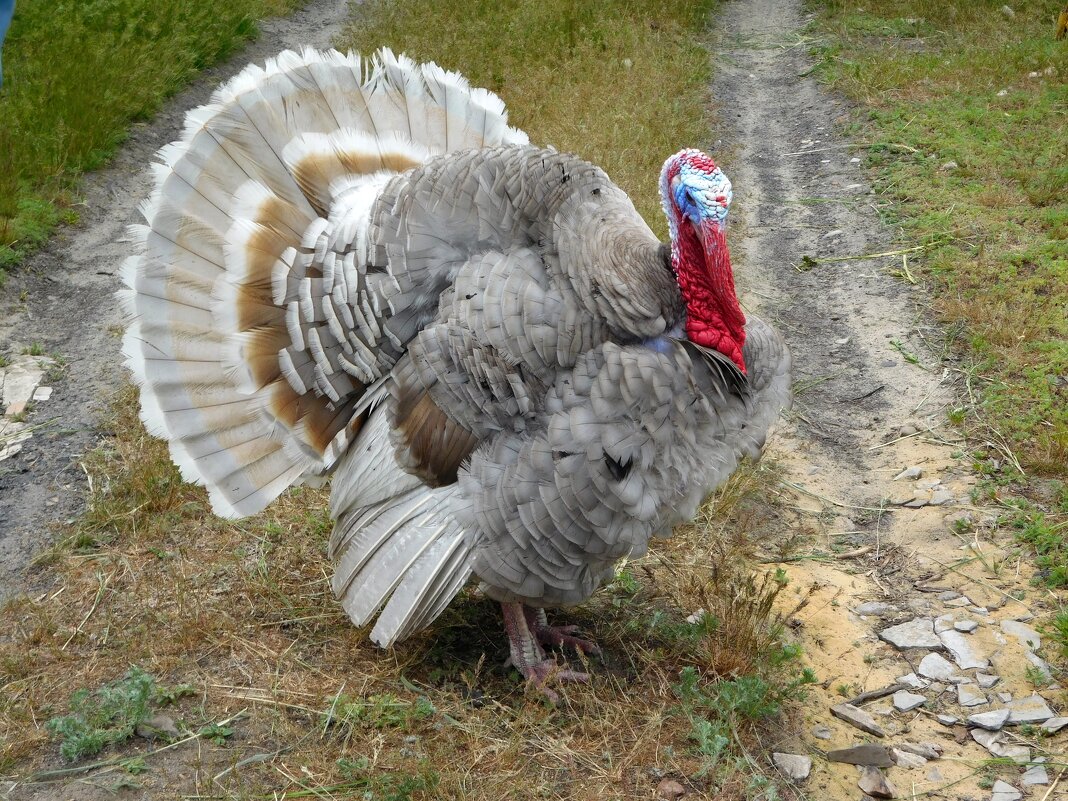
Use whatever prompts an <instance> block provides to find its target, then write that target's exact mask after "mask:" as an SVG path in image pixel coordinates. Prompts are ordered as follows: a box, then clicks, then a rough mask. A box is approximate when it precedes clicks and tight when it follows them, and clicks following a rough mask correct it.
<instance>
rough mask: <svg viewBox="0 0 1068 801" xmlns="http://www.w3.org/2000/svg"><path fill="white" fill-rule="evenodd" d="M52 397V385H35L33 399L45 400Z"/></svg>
mask: <svg viewBox="0 0 1068 801" xmlns="http://www.w3.org/2000/svg"><path fill="white" fill-rule="evenodd" d="M51 397H52V387H37V389H35V390H34V391H33V399H34V400H35V401H46V400H48V399H49V398H51Z"/></svg>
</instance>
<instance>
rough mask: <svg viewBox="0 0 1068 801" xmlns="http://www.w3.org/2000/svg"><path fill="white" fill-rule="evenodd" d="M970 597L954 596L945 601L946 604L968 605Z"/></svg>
mask: <svg viewBox="0 0 1068 801" xmlns="http://www.w3.org/2000/svg"><path fill="white" fill-rule="evenodd" d="M970 604H971V599H970V598H968V596H967V595H962V596H961V597H960V598H954V599H953V600H952V601H946V606H952V607H962V606H969V605H970Z"/></svg>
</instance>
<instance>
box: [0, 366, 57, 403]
mask: <svg viewBox="0 0 1068 801" xmlns="http://www.w3.org/2000/svg"><path fill="white" fill-rule="evenodd" d="M52 364H53V360H52V359H49V358H47V357H45V356H16V357H15V359H14V360H13V361H12V362H11V364H9V365H8V366H7V367H5V368H4V369H3V371H2V380H0V383H2V384H3V394H2V397H3V403H4V414H6V415H7V416H8V417H11V416H13V415H16V414H19V413H20V412H23V411H25V410H26V404H27V403H29V402H30V399H31V398H32V397H33V392H34V390H35V389H37V385H38V384H40V383H41V379H42V378H43V377H44V374H45V370H47V369H48V367H49V366H51V365H52Z"/></svg>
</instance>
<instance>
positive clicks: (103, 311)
mask: <svg viewBox="0 0 1068 801" xmlns="http://www.w3.org/2000/svg"><path fill="white" fill-rule="evenodd" d="M348 18H349V0H312V1H311V2H309V3H308V4H307V5H305V6H304V7H303V8H302V9H301V10H300V11H297V12H296V13H294V14H292V15H291V16H289V17H285V18H277V19H269V20H265V21H264V22H263V23H261V25H260V31H261V34H260V37H259V38H258V39H257V40H256V41H255V42H253V43H251V44H250V45H249V46H248V47H246V48H245V49H244V50H242V51H241V52H240V53H238V54H237V55H235V56H234V57H233V58H232V59H230V60H229V61H228V62H227V63H226V64H223V65H220V66H218V67H215V68H213V69H210V70H207V71H206V72H205V73H204V75H203V76H202V77H201V78H200V79H199V80H198V81H197V82H196V83H194V84H193V85H192V86H190V87H189V88H187V89H186V90H185V91H183V92H181V93H180V94H178V95H176V96H175V97H174V98H172V99H171V100H170V101H169V102H168V103H167V104H166V106H165V107H164V108H163V109H162V111H161V112H160V113H159V114H158V115H157V116H156V117H155V119H153V120H152V121H151V122H150V123H147V124H143V125H137V126H135V127H134V128H133V130H132V131H131V132H130V137H129V139H128V140H127V142H126V143H125V144H124V145H123V147H122V149H121V151H120V152H119V154H118V156H117V157H116V158H115V159H114V160H113V162H112V163H111V165H110V166H109V167H108V168H107V169H104V170H101V171H99V172H97V173H94V174H92V175H90V176H88V178H87V179H86V182H85V186H84V202H83V203H82V204H81V206H80V208H79V216H80V222H79V224H78V225H76V226H71V227H66V228H63V229H61V230H60V231H59V232H57V234H56V235H55V236H54V237H53V239H52V241H51V242H50V243H49V245H48V246H47V247H46V248H45V249H43V250H42V251H41V252H39V253H37V254H36V255H35V256H33V257H32V258H31V259H29V260H28V261H27V262H26V263H25V264H24V265H23V266H22V267H20V268H19V270H18V271H16V272H15V273H14V274H13V275H12V276H11V277H10V278H9V280H8V281H7V284H6V287H5V290H4V293H3V295H2V296H0V342H2V343H5V350H6V351H7V352H8V353H11V354H18V353H20V352H21V351H22V350H23V349H24V348H28V347H30V346H31V345H32V344H34V343H39V344H40V345H41V346H42V347H43V350H44V352H46V353H51V354H58V356H59V357H60V358H61V360H63V361H64V362H66V364H67V367H66V369H65V371H64V373H63V377H62V379H61V380H59V381H58V382H56V384H55V392H54V393H53V394H52V396H51V398H50V399H49V400H48V401H46V402H43V403H40V404H37V408H36V410H35V411H34V413H33V417H32V418H31V423H32V424H33V425H34V427H35V435H34V437H33V438H32V439H30V440H28V441H27V442H25V443H24V444H23V447H22V452H21V453H20V454H18V455H17V456H15V457H13V458H11V459H8V460H6V461H3V462H0V600H2V599H3V598H5V597H7V596H9V595H10V594H12V593H13V592H14V591H15V590H16V589H17V588H18V587H19V586H20V584H21V582H22V579H23V577H24V571H25V570H26V566H27V565H28V564H29V561H30V559H31V558H32V557H33V555H34V554H36V553H37V552H39V551H40V550H41V549H43V548H44V547H46V546H47V545H48V544H49V543H50V542H51V541H52V539H53V537H54V530H53V528H54V524H55V523H56V522H58V521H63V520H66V519H68V518H70V517H71V516H73V515H75V514H77V513H78V511H79V510H80V509H81V508H82V507H83V505H84V498H85V490H86V478H85V474H84V473H83V471H82V470H81V468H80V467H79V466H78V461H79V459H80V458H81V456H82V454H84V453H85V452H86V451H87V450H89V449H90V448H91V447H92V446H93V445H94V444H95V443H96V442H97V441H98V440H99V439H100V438H101V437H102V436H105V435H106V434H107V432H106V431H101V430H100V429H99V427H98V426H99V425H100V412H101V410H102V409H103V408H104V407H105V406H106V404H107V402H108V399H109V398H110V397H111V396H112V394H113V393H114V392H115V391H116V390H117V389H118V388H119V387H121V386H122V375H123V372H122V368H121V359H120V357H119V344H120V339H121V337H120V332H119V326H120V324H121V319H120V314H119V310H118V306H117V304H116V303H115V299H114V293H115V291H116V290H117V289H118V288H119V281H118V277H117V276H118V270H119V266H120V265H121V264H122V261H123V259H124V258H126V256H127V255H129V254H128V247H127V245H126V243H125V232H126V227H127V226H128V225H130V224H132V223H140V222H142V220H141V217H140V215H139V214H138V213H137V207H138V204H140V203H141V201H143V200H145V199H146V198H147V197H148V194H149V191H150V189H151V180H150V178H151V176H150V173H149V170H148V165H149V164H150V163H151V162H152V156H153V154H155V152H156V151H157V150H158V149H159V148H160V147H162V146H163V145H165V144H167V143H168V142H171V141H173V140H175V139H177V138H178V136H179V133H180V132H181V128H182V124H183V122H184V120H185V113H186V111H188V110H189V109H191V108H195V107H196V106H199V105H201V104H203V103H206V102H207V101H208V98H209V97H210V95H211V93H212V91H213V90H214V88H215V87H216V86H217V85H218V84H219V83H220V82H222V81H224V80H226V79H227V78H229V77H230V76H232V75H234V74H235V73H237V72H238V71H240V70H241V68H242V67H244V66H245V65H246V64H248V63H249V62H250V61H258V62H261V63H262V62H263V60H264V59H265V58H267V57H269V56H272V55H274V54H276V53H278V52H279V51H280V50H284V49H286V48H289V47H301V46H304V45H311V46H314V47H326V46H329V45H330V44H331V43H332V42H333V40H334V39H336V38H337V36H338V34H339V33H340V32H341V29H342V26H343V25H344V23H345V22H346V20H347V19H348ZM29 578H30V580H31V581H32V575H31V576H30V577H29Z"/></svg>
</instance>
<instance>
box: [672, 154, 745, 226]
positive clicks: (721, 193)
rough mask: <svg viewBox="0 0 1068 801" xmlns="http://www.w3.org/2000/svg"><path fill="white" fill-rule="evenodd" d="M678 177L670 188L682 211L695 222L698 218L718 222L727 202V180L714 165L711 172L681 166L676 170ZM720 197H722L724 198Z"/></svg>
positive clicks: (728, 191) (722, 215)
mask: <svg viewBox="0 0 1068 801" xmlns="http://www.w3.org/2000/svg"><path fill="white" fill-rule="evenodd" d="M679 175H680V178H681V179H682V180H680V181H678V182H677V183H676V184H675V186H674V187H673V188H672V192H673V193H674V196H675V205H676V206H678V207H679V211H681V212H682V215H683V216H684V217H685V218H686V219H688V220H689V221H690V222H691V223H693V224H694V225H696V226H700V225H701V221H702V220H712V221H716V222H719V223H720V224H722V223H723V221H724V220H725V219H726V217H727V206H729V205H730V202H731V195H732V192H731V182H730V181H728V180H727V176H726V175H724V174H723V172H722V171H720V170H719V169H718V168H717V169H716V170H714V171H713V172H712V173H702V172H696V171H691V170H689V169H687V168H686V167H685V166H684V167H683V168H682V170H681V171H680V173H679ZM721 198H725V199H726V201H725V202H724V201H723V200H722V199H721Z"/></svg>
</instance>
